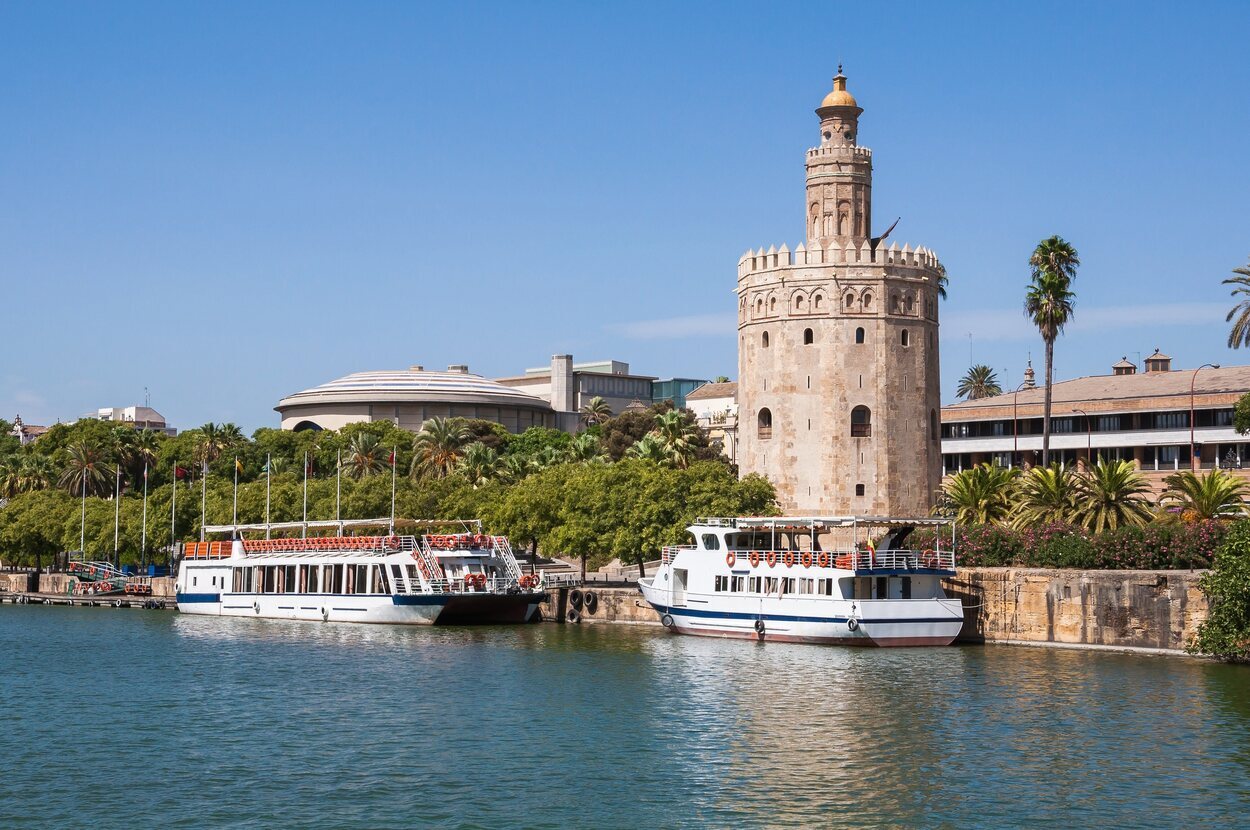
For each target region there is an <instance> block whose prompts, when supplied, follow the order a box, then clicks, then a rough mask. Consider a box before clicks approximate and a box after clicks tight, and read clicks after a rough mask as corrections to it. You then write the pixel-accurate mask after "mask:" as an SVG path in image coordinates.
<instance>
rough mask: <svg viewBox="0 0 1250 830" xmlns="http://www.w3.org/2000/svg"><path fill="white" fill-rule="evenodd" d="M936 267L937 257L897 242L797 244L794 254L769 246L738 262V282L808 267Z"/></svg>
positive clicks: (928, 251) (785, 246) (930, 252)
mask: <svg viewBox="0 0 1250 830" xmlns="http://www.w3.org/2000/svg"><path fill="white" fill-rule="evenodd" d="M938 264H939V263H938V257H937V254H935V253H933V251H931V250H929V249H928V248H924V247H919V248H915V249H913V248H912V247H911V246H910V245H903V247H901V248H900V247H899V246H898V243H897V242H893V243H891V244H890V247H888V248H886V247H884V246H882V245H878V246H877V249H876V250H875V251H874V250H873V248H872V245H871V244H869V242H868V240H866V239H865V240H864V241H863V243H861V244H859V245H856V244H855V243H854V242H848V243H846V244H845V245H839V244H837V243H836V242H835V243H833V244H831V245H829V246H827V247H825V248H819V247H811V248H808V247H807V246H805V245H804V244H803V243H802V242H800V243H799V244H798V247H796V248H795V249H794V250H793V251H791V250H790V248H789V246H787V245H785V244H783V245H782V246H781V247H780V248H777V247H775V246H769V248H768V250H767V251H765V250H764V249H763V248H760V249H759V250H758V251H750V250H748V251H747V252H746V253H745V254H743V255H742V256H741V257H740V258H739V259H738V279H742V278H743V277H746V276H749V275H751V274H755V273H759V272H763V271H777V270H781V269H784V268H801V267H804V266H811V265H893V266H896V267H901V268H918V269H924V270H926V271H932V270H935V269H936V268H937V267H938Z"/></svg>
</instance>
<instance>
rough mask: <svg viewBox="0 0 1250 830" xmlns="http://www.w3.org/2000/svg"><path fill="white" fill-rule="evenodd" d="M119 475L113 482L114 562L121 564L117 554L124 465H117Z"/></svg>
mask: <svg viewBox="0 0 1250 830" xmlns="http://www.w3.org/2000/svg"><path fill="white" fill-rule="evenodd" d="M116 472H117V475H116V477H115V479H114V481H115V483H114V484H113V564H114V565H120V564H121V559H119V558H118V555H117V531H118V529H119V528H120V527H121V517H122V465H120V464H118V465H117V471H116Z"/></svg>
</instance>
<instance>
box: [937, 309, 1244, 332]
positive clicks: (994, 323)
mask: <svg viewBox="0 0 1250 830" xmlns="http://www.w3.org/2000/svg"><path fill="white" fill-rule="evenodd" d="M1227 312H1228V308H1227V307H1226V306H1224V305H1222V304H1220V303H1159V304H1156V305H1120V306H1106V307H1102V308H1097V307H1094V308H1082V307H1081V306H1079V305H1078V306H1077V308H1076V315H1075V316H1074V317H1073V319H1072V322H1071V323H1069V324H1068V326H1067V327H1066V328H1065V329H1064V330H1065V331H1067V332H1070V333H1073V334H1076V333H1081V332H1097V331H1108V330H1111V329H1129V328H1147V327H1148V328H1151V329H1155V328H1160V327H1167V326H1196V325H1208V324H1214V323H1221V324H1222V323H1223V322H1224V315H1225V314H1226V313H1227ZM942 329H943V330H944V332H945V333H946V334H947V335H955V336H963V335H964V334H965V333H968V332H971V334H972V336H973V337H974V338H975V339H976V340H977V341H979V342H985V341H987V340H1001V341H1009V340H1034V339H1036V338H1037V330H1036V329H1035V328H1034V327H1033V326H1032V325H1031V324H1030V323H1029V322H1028V321H1027V320H1026V319H1025V318H1024V312H1023V311H1022V310H1021V309H1020V308H995V309H983V310H980V311H957V312H954V313H952V314H946V315H943V317H942Z"/></svg>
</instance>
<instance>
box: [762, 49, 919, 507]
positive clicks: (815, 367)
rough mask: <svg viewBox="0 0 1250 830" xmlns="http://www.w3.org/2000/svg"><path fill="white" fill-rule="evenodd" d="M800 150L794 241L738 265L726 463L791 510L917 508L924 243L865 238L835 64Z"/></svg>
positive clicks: (863, 204) (851, 125) (862, 184)
mask: <svg viewBox="0 0 1250 830" xmlns="http://www.w3.org/2000/svg"><path fill="white" fill-rule="evenodd" d="M833 84H834V89H833V91H832V92H830V93H829V94H828V95H827V96H826V97H825V99H824V101H822V102H821V105H820V106H819V107H818V108H817V110H816V115H817V116H818V117H819V119H820V128H819V130H820V131H819V144H818V146H816V147H814V148H813V149H810V150H808V151H807V187H806V192H805V199H804V215H805V217H806V226H807V240H806V242H805V243H801V244H799V245H798V247H797V248H795V249H794V250H790V249H789V248H788V247H787V246H786V245H782V246H781V247H780V248H777V247H769V248H768V250H767V251H765V250H764V249H763V248H760V249H759V250H757V251H748V252H747V253H746V254H745V255H743V257H742V258H741V259H740V260H739V262H738V287H737V293H738V335H739V340H738V406H739V419H740V421H741V424H742V427H741V430H740V436H739V453H740V456H739V468H740V470H741V471H742V472H743V473H751V472H756V473H762V474H763V475H765V476H767V477H768V478H769V479H771V480H772V482H773V483H774V484H775V485H776V487H777V494H778V500H779V501H780V503H781V506H782V508H783V509H784V510H785V511H787V512H791V513H795V512H797V513H822V514H847V513H857V514H877V515H895V516H907V515H924V514H926V513H927V512H928V511H929V508H930V506H931V505H932V503H933V499H934V494H935V491H936V489H937V487H938V481H939V477H940V473H941V452H940V450H941V445H940V443H939V423H938V410H939V408H940V390H939V377H938V278H939V274H940V266H939V263H938V259H937V257H936V256H935V255H934V254H933V252H931V251H929V250H927V249H925V248H912V247H910V246H908V245H904V246H903V247H902V248H900V247H899V246H898V245H897V243H894V244H890V245H888V246H887V245H886V244H885V242H884V240H883V239H880V238H873V237H872V151H871V150H869V149H868V148H866V147H862V146H860V145H859V143H858V132H859V116H860V114H861V113H862V112H863V110H862V109H861V108H860V107H859V105H858V103H857V102H856V101H855V98H854V97H853V96H852V95H851V94H850V93H849V92H848V91H847V89H846V77H845V76H844V75H843V74H842V72H841V68H840V67H839V70H838V75H837V77H835V78H834V80H833Z"/></svg>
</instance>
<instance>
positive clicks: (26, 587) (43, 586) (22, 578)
mask: <svg viewBox="0 0 1250 830" xmlns="http://www.w3.org/2000/svg"><path fill="white" fill-rule="evenodd" d="M31 576H33V574H30V573H26V572H17V573H0V591H7V592H8V593H13V594H23V593H27V592H28V591H30V589H31V588H34V587H35V586H34V585H33V584H30V583H29V580H30V577H31ZM71 578H72V577H70V575H69V574H39V575H38V579H39V588H38V591H37V592H32V593H40V594H68V593H69V584H70V579H71ZM152 596H153V597H155V598H157V599H173V596H174V578H173V577H172V576H157V577H153V578H152Z"/></svg>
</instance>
